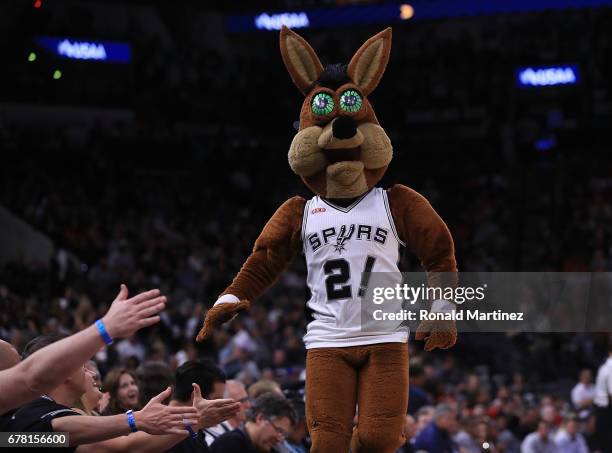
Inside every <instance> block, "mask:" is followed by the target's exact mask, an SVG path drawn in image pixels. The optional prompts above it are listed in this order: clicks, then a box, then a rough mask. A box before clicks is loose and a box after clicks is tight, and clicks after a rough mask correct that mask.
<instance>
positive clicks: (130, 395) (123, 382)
mask: <svg viewBox="0 0 612 453" xmlns="http://www.w3.org/2000/svg"><path fill="white" fill-rule="evenodd" d="M138 396H139V391H138V386H137V385H136V381H135V380H134V378H133V377H132V375H130V374H128V373H123V374H122V375H121V376H120V377H119V388H118V389H117V400H118V401H119V404H120V405H121V407H123V408H124V409H133V408H135V407H136V406H138Z"/></svg>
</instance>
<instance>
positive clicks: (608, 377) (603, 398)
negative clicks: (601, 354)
mask: <svg viewBox="0 0 612 453" xmlns="http://www.w3.org/2000/svg"><path fill="white" fill-rule="evenodd" d="M611 395H612V356H611V357H608V360H606V362H605V363H604V364H603V365H602V366H601V367H600V368H599V371H598V372H597V379H595V399H594V400H593V402H594V403H595V405H596V406H599V407H608V404H610V397H611Z"/></svg>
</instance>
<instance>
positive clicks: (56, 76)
mask: <svg viewBox="0 0 612 453" xmlns="http://www.w3.org/2000/svg"><path fill="white" fill-rule="evenodd" d="M61 78H62V71H60V70H59V69H56V70H55V71H54V72H53V80H59V79H61Z"/></svg>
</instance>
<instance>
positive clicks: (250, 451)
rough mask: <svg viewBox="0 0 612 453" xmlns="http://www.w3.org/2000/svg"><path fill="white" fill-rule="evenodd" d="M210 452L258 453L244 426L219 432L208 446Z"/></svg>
mask: <svg viewBox="0 0 612 453" xmlns="http://www.w3.org/2000/svg"><path fill="white" fill-rule="evenodd" d="M210 451H211V452H212V453H258V450H256V449H255V446H254V445H253V442H251V438H250V437H249V435H248V433H247V432H246V430H245V429H244V428H236V429H235V430H233V431H230V432H228V433H224V434H221V435H220V436H219V437H217V438H216V439H215V441H214V442H213V443H212V444H211V446H210Z"/></svg>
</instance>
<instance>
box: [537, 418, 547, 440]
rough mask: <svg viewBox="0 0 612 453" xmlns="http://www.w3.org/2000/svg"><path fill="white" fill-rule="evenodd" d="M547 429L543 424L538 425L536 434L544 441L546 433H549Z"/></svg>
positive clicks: (545, 424)
mask: <svg viewBox="0 0 612 453" xmlns="http://www.w3.org/2000/svg"><path fill="white" fill-rule="evenodd" d="M549 431H550V430H549V429H548V424H547V423H544V422H540V423H539V424H538V433H539V434H540V436H541V437H542V438H543V439H545V438H547V437H548V433H549Z"/></svg>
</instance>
